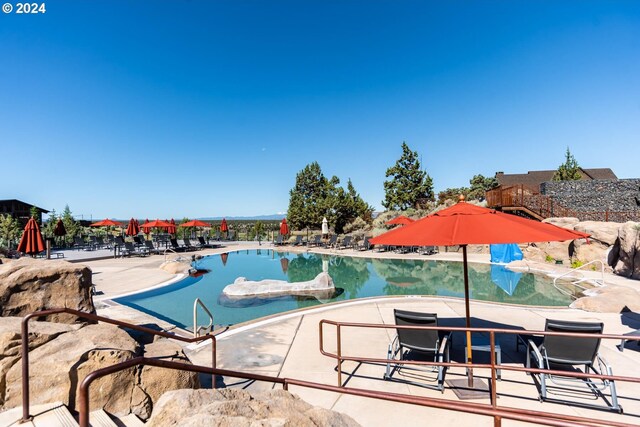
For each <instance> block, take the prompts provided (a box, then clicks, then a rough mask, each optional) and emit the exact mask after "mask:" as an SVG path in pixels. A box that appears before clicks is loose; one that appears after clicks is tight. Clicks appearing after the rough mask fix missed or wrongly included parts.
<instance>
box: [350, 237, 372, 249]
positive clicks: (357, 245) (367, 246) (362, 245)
mask: <svg viewBox="0 0 640 427" xmlns="http://www.w3.org/2000/svg"><path fill="white" fill-rule="evenodd" d="M353 248H354V249H357V250H359V251H368V250H369V249H371V243H369V237H368V236H365V237H364V239H363V240H362V242H360V243H355V244H354V245H353Z"/></svg>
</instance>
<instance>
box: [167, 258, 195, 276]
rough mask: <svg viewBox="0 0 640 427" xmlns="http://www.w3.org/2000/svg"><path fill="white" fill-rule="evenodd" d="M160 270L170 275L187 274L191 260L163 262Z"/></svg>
mask: <svg viewBox="0 0 640 427" xmlns="http://www.w3.org/2000/svg"><path fill="white" fill-rule="evenodd" d="M160 269H161V270H164V271H166V272H167V273H171V274H189V270H190V269H191V260H187V259H178V260H171V261H167V262H163V263H162V264H161V265H160Z"/></svg>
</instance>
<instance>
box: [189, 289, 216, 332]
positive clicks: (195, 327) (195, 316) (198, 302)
mask: <svg viewBox="0 0 640 427" xmlns="http://www.w3.org/2000/svg"><path fill="white" fill-rule="evenodd" d="M198 305H200V307H202V309H203V310H204V311H205V312H206V313H207V315H208V316H209V324H208V325H207V326H198ZM211 328H213V314H211V312H210V311H209V309H208V308H207V306H206V305H204V303H203V302H202V300H200V298H196V299H195V301H193V337H194V338H196V337H198V335H199V334H200V331H201V330H205V331H211Z"/></svg>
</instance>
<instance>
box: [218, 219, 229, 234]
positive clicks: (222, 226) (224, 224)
mask: <svg viewBox="0 0 640 427" xmlns="http://www.w3.org/2000/svg"><path fill="white" fill-rule="evenodd" d="M227 231H229V226H228V225H227V220H226V219H225V218H222V222H221V223H220V232H221V233H225V232H227Z"/></svg>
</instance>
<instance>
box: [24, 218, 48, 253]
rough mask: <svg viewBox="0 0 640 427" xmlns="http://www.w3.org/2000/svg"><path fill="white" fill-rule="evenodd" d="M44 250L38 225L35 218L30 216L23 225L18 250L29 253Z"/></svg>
mask: <svg viewBox="0 0 640 427" xmlns="http://www.w3.org/2000/svg"><path fill="white" fill-rule="evenodd" d="M44 250H45V246H44V240H43V239H42V234H41V233H40V227H39V226H38V223H37V222H36V220H35V219H34V218H33V217H32V218H30V219H29V221H28V222H27V225H26V226H25V227H24V233H22V237H21V238H20V243H18V252H22V253H25V254H29V255H36V254H39V253H40V252H42V251H44Z"/></svg>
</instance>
